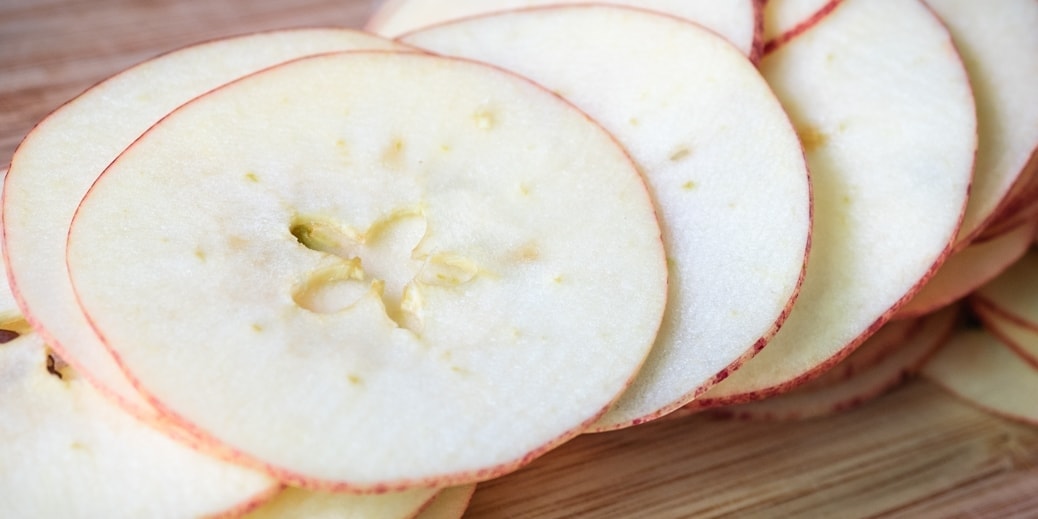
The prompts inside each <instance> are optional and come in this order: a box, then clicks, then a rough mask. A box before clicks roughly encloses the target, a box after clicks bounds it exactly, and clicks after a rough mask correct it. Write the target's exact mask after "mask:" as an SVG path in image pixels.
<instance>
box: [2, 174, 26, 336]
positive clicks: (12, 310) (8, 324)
mask: <svg viewBox="0 0 1038 519" xmlns="http://www.w3.org/2000/svg"><path fill="white" fill-rule="evenodd" d="M5 177H7V168H6V167H4V168H0V197H2V195H3V180H4V178H5ZM2 225H3V215H2V214H0V226H2ZM3 256H4V244H3V241H2V240H0V257H3ZM6 270H7V269H6V268H5V269H4V271H3V272H0V332H2V331H3V330H9V331H16V330H14V328H15V326H16V323H18V322H21V321H22V320H23V318H22V312H21V310H19V309H18V303H17V302H16V301H15V300H14V294H12V293H11V285H10V284H9V283H8V281H7V271H6ZM23 331H24V330H23ZM19 333H20V332H19Z"/></svg>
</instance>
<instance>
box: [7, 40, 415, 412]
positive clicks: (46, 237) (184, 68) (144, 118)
mask: <svg viewBox="0 0 1038 519" xmlns="http://www.w3.org/2000/svg"><path fill="white" fill-rule="evenodd" d="M400 48H403V45H401V44H397V43H392V42H389V41H386V40H384V39H382V38H378V37H375V36H371V35H368V34H364V33H360V32H357V31H350V30H344V29H300V30H286V31H274V32H266V33H259V34H252V35H247V36H241V37H236V38H230V39H226V40H217V41H212V42H208V43H203V44H200V45H195V46H192V47H187V48H185V49H181V50H179V51H176V52H172V53H169V54H166V55H163V56H160V57H158V58H155V59H153V60H151V61H147V62H144V63H141V64H139V65H137V66H135V67H133V68H130V69H128V70H126V71H124V72H121V73H120V74H118V75H116V76H114V77H112V78H110V79H108V80H106V81H104V82H102V83H100V84H98V85H96V86H94V87H93V88H91V89H89V90H87V91H86V92H84V93H83V94H81V95H80V96H79V97H77V98H75V99H73V100H72V101H70V102H69V103H67V104H65V105H64V106H62V107H61V108H59V109H58V110H56V111H54V112H53V113H52V114H50V115H49V116H48V117H47V118H46V119H44V120H43V121H42V122H40V123H39V124H38V125H36V127H35V128H34V129H33V130H32V132H30V133H29V135H28V136H26V138H25V140H24V141H22V143H21V144H20V145H19V146H18V149H17V150H16V151H15V154H14V157H13V159H12V162H11V171H10V173H9V174H8V175H7V179H6V181H5V187H4V191H5V196H4V198H3V236H4V241H5V243H4V247H5V254H6V261H7V265H8V269H9V272H10V279H11V284H12V288H13V290H14V292H15V295H16V297H17V299H18V300H19V303H20V305H21V308H22V310H23V311H24V315H25V316H26V318H27V319H28V320H29V322H30V323H31V324H32V326H33V328H35V329H36V330H37V331H38V332H39V333H40V334H42V335H43V337H44V339H45V340H46V342H47V344H49V345H51V347H53V348H54V349H55V351H57V352H58V353H59V355H60V356H61V358H62V359H64V360H65V361H66V362H68V363H69V364H70V365H71V366H73V367H74V368H75V369H76V371H77V372H78V373H79V374H80V375H81V376H82V377H84V378H86V379H87V380H89V381H90V382H91V383H93V384H94V385H95V386H96V387H98V389H100V390H101V391H102V392H103V393H104V394H106V395H107V396H109V397H111V398H113V399H115V400H116V401H118V402H120V403H121V405H123V406H124V407H126V408H127V409H129V410H131V411H132V412H134V413H136V414H138V415H141V416H146V415H154V411H153V410H151V409H150V408H149V406H148V405H147V403H146V402H145V401H144V400H143V399H141V397H140V396H139V395H138V394H137V392H136V391H135V390H134V389H133V388H132V387H131V386H130V384H129V383H128V382H127V381H126V378H125V376H124V375H123V374H122V372H121V371H120V370H119V368H118V367H117V366H116V364H115V362H114V360H113V359H112V357H111V355H110V354H109V353H108V352H107V351H106V350H105V348H104V346H103V345H101V343H100V342H98V340H97V338H96V336H95V335H94V334H93V331H92V330H91V329H90V325H89V323H87V321H86V319H85V318H84V317H83V315H82V312H81V311H80V309H79V307H78V306H77V305H76V303H75V296H74V294H73V293H72V286H71V285H70V284H69V280H68V274H67V271H66V267H65V239H66V237H67V235H68V228H69V223H70V222H71V221H72V215H73V213H74V212H75V210H76V207H77V206H78V205H79V202H80V200H82V198H83V195H84V194H85V193H86V192H87V190H88V189H89V188H90V185H91V184H93V182H94V180H95V179H97V177H98V175H100V174H101V171H103V170H104V168H105V167H107V166H108V165H109V164H110V163H111V162H112V160H114V159H115V158H116V156H118V154H119V153H120V152H121V151H122V150H123V149H125V148H126V147H127V146H129V145H130V144H131V143H133V141H134V139H136V138H137V137H138V136H140V135H141V134H142V133H144V131H145V130H147V129H148V127H150V126H151V125H152V124H154V123H155V122H156V121H158V120H159V119H160V118H162V117H163V116H165V115H166V114H167V113H169V112H170V111H172V110H173V109H175V108H176V107H177V106H180V105H181V104H183V103H185V102H187V101H189V100H190V99H192V98H193V97H195V96H198V95H200V94H203V93H205V92H207V91H209V90H211V89H213V88H216V87H217V86H220V85H222V84H224V83H227V82H229V81H232V80H234V79H236V78H238V77H241V76H243V75H245V74H249V73H251V72H255V71H257V70H260V69H263V68H266V67H269V66H271V65H274V64H277V63H281V62H284V61H287V60H290V59H294V58H298V57H300V56H305V55H309V54H317V53H323V52H329V51H337V50H350V49H400Z"/></svg>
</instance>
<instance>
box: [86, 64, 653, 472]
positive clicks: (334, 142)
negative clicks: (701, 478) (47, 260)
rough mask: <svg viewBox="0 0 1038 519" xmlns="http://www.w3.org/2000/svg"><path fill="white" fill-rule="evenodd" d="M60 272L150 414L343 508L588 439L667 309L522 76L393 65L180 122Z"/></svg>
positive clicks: (617, 194) (625, 223)
mask: <svg viewBox="0 0 1038 519" xmlns="http://www.w3.org/2000/svg"><path fill="white" fill-rule="evenodd" d="M199 128H206V129H207V131H199ZM559 143H565V144H566V145H565V146H560V145H559ZM113 224H117V225H113ZM68 269H69V276H70V278H71V280H72V283H73V286H74V288H75V291H76V295H77V296H78V300H79V302H80V304H81V306H82V308H83V311H84V313H85V315H87V317H88V319H89V321H90V323H91V324H92V325H93V326H94V328H95V329H96V331H97V333H98V335H99V336H100V337H101V338H102V342H103V344H104V345H105V346H106V347H108V348H110V349H111V351H112V352H113V353H114V357H116V358H117V359H119V361H120V363H121V366H122V367H123V368H124V369H125V371H126V372H127V374H128V377H129V378H130V379H131V381H133V383H134V384H135V386H136V387H137V388H138V389H139V390H140V391H141V392H142V394H144V395H146V396H147V398H148V399H149V401H150V402H152V403H153V404H154V405H155V406H156V407H158V408H159V409H160V410H162V411H163V412H165V413H168V415H169V416H172V417H174V419H175V420H176V421H177V422H178V423H182V424H187V425H186V426H189V427H191V428H192V431H195V432H196V433H197V434H198V435H199V436H200V437H203V438H207V439H210V440H212V441H214V442H217V443H220V444H223V445H226V446H228V448H229V449H231V450H232V451H234V452H235V453H236V454H237V459H238V460H240V461H241V462H242V463H245V464H249V465H251V466H255V467H259V468H262V469H263V470H265V471H267V472H269V473H271V474H273V475H275V476H276V477H278V479H281V480H283V481H286V482H287V483H289V484H293V485H295V486H303V487H306V488H310V489H318V490H343V491H345V490H349V491H356V492H380V491H388V490H396V489H405V488H412V487H415V486H447V485H453V484H461V483H468V482H473V481H477V480H481V479H486V478H490V477H493V476H495V475H498V474H501V473H504V472H507V471H510V470H513V469H514V468H516V467H518V466H520V465H522V464H524V463H526V462H528V461H529V460H531V459H532V458H534V457H536V456H537V455H539V454H541V453H543V452H545V451H547V450H548V449H550V448H552V447H554V446H555V445H558V444H559V443H561V442H563V441H565V440H567V439H568V438H571V437H573V436H575V435H576V434H579V433H580V432H581V431H583V430H584V429H585V428H586V427H587V426H588V425H589V424H590V423H592V422H593V421H594V420H596V419H597V418H598V417H599V416H600V415H601V414H602V413H603V412H604V411H605V409H606V408H607V407H608V406H609V404H610V403H611V402H612V401H614V400H615V399H616V398H617V397H618V396H619V394H620V392H621V391H623V389H624V388H625V387H626V386H627V385H628V384H629V381H630V380H631V379H632V378H633V377H634V375H635V373H636V372H637V370H638V369H639V367H640V366H641V364H642V363H643V362H644V359H645V357H646V355H647V354H648V351H649V349H650V348H651V346H652V342H653V338H654V337H655V335H656V332H657V330H658V328H659V324H660V321H661V318H662V314H663V308H664V303H665V300H666V293H667V286H666V282H667V281H666V280H667V270H666V264H665V258H664V252H663V245H662V241H661V236H660V228H659V224H658V222H657V220H656V215H655V212H654V209H653V206H652V203H651V199H650V197H649V194H648V192H647V189H646V187H645V185H644V183H643V182H642V180H641V178H640V175H639V174H638V171H637V168H636V167H635V165H634V164H633V163H632V162H631V160H630V158H629V156H628V155H627V154H626V152H625V151H624V150H623V149H622V148H621V147H620V146H619V145H618V144H617V143H616V141H615V140H614V139H613V137H612V136H610V135H609V134H608V133H606V132H605V131H604V130H603V129H602V128H601V127H600V126H598V125H597V124H595V123H594V122H593V121H591V120H590V119H589V118H588V117H587V115H585V114H584V113H582V112H580V111H578V110H576V109H575V108H574V107H573V106H572V105H570V104H569V103H566V102H564V101H563V100H561V99H559V98H558V97H557V96H555V95H553V94H551V93H550V92H548V91H546V90H544V89H543V88H541V87H539V86H538V85H536V84H534V83H532V82H531V81H529V80H526V79H523V78H520V77H518V76H515V75H514V74H510V73H506V72H504V71H501V70H500V69H497V68H493V67H489V66H486V65H481V64H476V63H473V62H470V61H465V60H457V59H449V58H444V57H435V56H426V55H420V54H416V53H392V52H352V53H335V54H325V55H321V56H315V57H310V58H305V59H301V60H296V61H293V62H290V63H286V64H282V65H279V66H276V67H272V68H269V69H266V70H264V71H262V72H259V73H256V74H253V75H251V76H248V77H246V78H242V79H240V80H238V81H235V82H233V83H231V84H229V85H226V86H224V87H221V88H219V89H217V90H214V91H212V92H210V93H208V94H206V95H204V96H202V97H200V98H197V99H195V100H194V101H192V102H190V103H188V104H186V105H184V106H182V107H180V108H178V109H177V110H175V111H174V112H173V113H171V114H170V115H168V116H167V117H165V118H164V119H163V120H162V121H161V122H160V123H158V124H156V125H155V126H154V127H152V128H151V129H150V130H148V131H147V132H146V133H145V134H144V135H142V136H141V138H140V139H138V140H137V141H136V142H135V143H134V144H133V146H131V147H130V148H128V149H127V150H126V151H125V152H124V153H123V154H121V155H120V156H119V158H118V159H117V160H116V161H115V162H113V164H112V165H111V166H110V167H109V168H108V169H107V170H106V171H105V173H104V174H103V175H102V176H101V177H100V178H99V179H98V180H97V182H96V183H95V184H94V186H93V187H92V188H91V190H90V192H89V193H88V194H87V196H86V197H84V199H83V202H82V204H81V205H80V207H79V209H78V211H77V212H76V216H75V219H74V221H73V223H72V226H71V228H70V231H69V242H68ZM560 395H564V396H562V397H560Z"/></svg>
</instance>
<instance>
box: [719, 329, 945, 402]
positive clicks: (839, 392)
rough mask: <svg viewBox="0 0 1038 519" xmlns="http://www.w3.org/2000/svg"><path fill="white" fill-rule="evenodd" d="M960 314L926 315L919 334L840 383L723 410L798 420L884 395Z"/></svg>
mask: <svg viewBox="0 0 1038 519" xmlns="http://www.w3.org/2000/svg"><path fill="white" fill-rule="evenodd" d="M957 317H958V308H946V309H944V310H942V311H940V312H938V313H936V314H933V315H930V316H928V317H926V319H925V322H924V324H923V327H922V328H921V329H920V330H919V333H917V334H915V335H913V336H912V337H911V338H910V339H909V340H908V341H906V342H904V343H902V344H899V345H898V346H897V347H896V348H895V349H894V350H893V351H891V352H890V354H889V355H887V356H884V357H883V359H882V360H881V361H880V362H879V363H877V364H875V365H873V366H869V367H868V368H867V369H865V371H862V372H860V373H856V374H854V375H852V376H850V377H848V378H847V379H844V380H843V381H841V382H838V383H836V384H832V385H827V386H824V387H817V388H815V387H811V388H808V387H801V388H797V389H794V390H793V391H791V392H789V393H786V394H782V395H778V396H775V397H772V398H768V399H766V400H761V401H759V402H752V403H749V404H745V405H740V406H734V407H731V408H727V409H722V410H721V411H722V412H723V413H725V414H731V415H732V416H734V417H737V418H743V419H753V420H796V419H805V418H813V417H818V416H824V415H828V414H832V413H836V412H839V411H843V410H847V409H851V408H853V407H856V406H859V405H861V404H864V403H865V402H868V401H869V400H872V399H874V398H877V397H879V396H881V395H883V394H884V393H886V392H887V391H889V390H890V389H892V388H894V387H897V385H898V384H900V383H901V382H902V381H904V380H905V378H906V377H908V376H910V375H913V374H915V373H917V372H918V370H919V368H920V366H921V365H922V364H923V362H924V361H926V359H927V358H928V357H929V356H930V355H932V354H933V352H934V351H936V350H937V348H939V347H940V346H941V345H942V344H943V343H944V341H945V340H947V338H948V334H949V333H950V332H951V330H952V327H953V326H954V325H955V322H956V318H957ZM867 345H868V343H866V345H865V346H867ZM865 346H863V347H865Z"/></svg>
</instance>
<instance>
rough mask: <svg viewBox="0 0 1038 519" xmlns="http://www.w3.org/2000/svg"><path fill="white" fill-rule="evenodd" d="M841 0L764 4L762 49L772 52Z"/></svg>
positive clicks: (786, 0) (818, 20)
mask: <svg viewBox="0 0 1038 519" xmlns="http://www.w3.org/2000/svg"><path fill="white" fill-rule="evenodd" d="M841 1H842V0H774V1H768V0H765V2H764V24H763V25H764V31H763V32H764V37H763V40H764V48H763V51H764V52H765V53H769V52H773V51H774V50H775V49H776V48H778V47H779V46H780V45H784V44H785V43H787V42H789V41H790V40H792V39H793V38H796V37H797V36H799V35H801V34H803V33H804V32H806V31H807V30H809V29H810V28H811V27H812V26H813V25H814V24H816V23H818V22H820V21H821V20H822V19H824V18H825V17H826V16H828V15H829V13H830V12H832V10H833V9H836V7H837V6H838V5H840V2H841Z"/></svg>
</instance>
